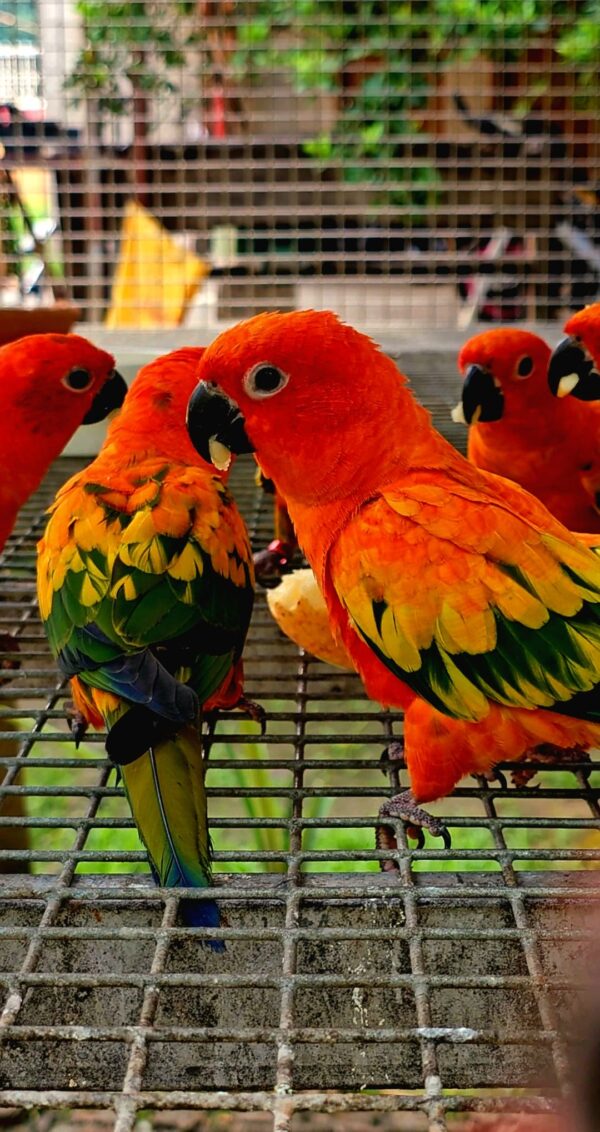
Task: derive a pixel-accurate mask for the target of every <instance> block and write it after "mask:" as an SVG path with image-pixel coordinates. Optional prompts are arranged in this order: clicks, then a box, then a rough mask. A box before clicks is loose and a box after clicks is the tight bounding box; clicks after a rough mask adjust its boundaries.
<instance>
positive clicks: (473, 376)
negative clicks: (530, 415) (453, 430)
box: [452, 327, 550, 425]
mask: <svg viewBox="0 0 600 1132" xmlns="http://www.w3.org/2000/svg"><path fill="white" fill-rule="evenodd" d="M549 357H550V349H549V347H548V346H547V345H546V343H545V342H544V340H543V339H542V338H539V337H538V336H537V334H530V333H529V331H527V330H517V329H514V328H512V327H502V328H500V327H499V328H498V329H495V330H486V331H485V332H484V333H483V334H476V335H475V337H474V338H470V339H469V341H468V342H465V345H464V346H463V347H462V349H461V351H460V353H459V355H458V367H459V369H460V370H461V372H462V373H463V375H464V382H463V387H462V394H461V399H460V401H459V403H458V405H457V406H456V408H455V409H453V411H452V419H453V420H454V421H456V422H462V423H464V424H467V425H470V424H473V425H475V424H478V423H485V422H490V421H499V420H503V419H504V420H511V419H512V420H518V419H519V417H520V415H521V413H522V412H523V411H524V410H525V411H529V412H531V411H535V410H543V407H544V401H546V402H547V401H548V388H547V379H546V374H547V369H548V359H549Z"/></svg>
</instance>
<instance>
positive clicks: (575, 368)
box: [548, 303, 600, 436]
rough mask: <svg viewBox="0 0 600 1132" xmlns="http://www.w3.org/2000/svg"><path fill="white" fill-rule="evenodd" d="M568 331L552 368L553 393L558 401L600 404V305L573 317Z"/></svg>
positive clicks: (594, 418) (549, 369) (549, 367)
mask: <svg viewBox="0 0 600 1132" xmlns="http://www.w3.org/2000/svg"><path fill="white" fill-rule="evenodd" d="M564 329H565V333H566V335H567V337H566V338H563V340H562V342H559V344H558V346H557V347H556V349H555V350H554V352H553V354H552V357H551V359H550V364H549V366H548V384H549V386H550V389H551V392H552V393H553V394H554V396H555V397H565V398H566V397H567V396H568V394H571V396H572V397H575V398H576V399H577V400H578V401H587V402H590V401H591V402H594V401H600V303H591V304H590V306H589V307H584V308H583V310H580V311H577V314H574V315H571V318H569V319H568V320H567V322H566V323H565V327H564ZM589 408H590V407H589V405H588V412H589ZM596 419H597V418H596V416H595V414H594V417H593V418H592V417H591V416H590V420H592V421H593V424H594V425H595V422H596ZM596 435H597V436H599V435H600V426H598V429H597V433H596Z"/></svg>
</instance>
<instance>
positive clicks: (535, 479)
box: [452, 327, 600, 532]
mask: <svg viewBox="0 0 600 1132" xmlns="http://www.w3.org/2000/svg"><path fill="white" fill-rule="evenodd" d="M549 359H550V348H549V346H547V345H546V343H545V342H544V340H543V339H542V338H539V337H538V336H537V334H531V333H530V332H529V331H527V330H517V329H513V328H509V327H499V328H497V329H494V330H486V331H485V332H484V333H483V334H476V335H475V337H474V338H471V339H470V340H469V341H468V342H466V343H465V345H464V346H463V347H462V349H461V351H460V353H459V355H458V366H459V369H460V370H461V371H462V373H463V374H464V375H465V380H464V384H463V388H462V395H461V400H460V401H459V403H458V405H457V406H456V409H455V410H454V411H453V413H452V418H453V420H454V421H461V420H462V421H464V423H465V424H467V425H469V426H470V427H469V440H468V449H467V451H468V455H469V459H470V460H472V462H473V463H474V464H476V465H477V467H478V468H484V469H485V470H486V471H488V472H496V474H497V475H501V476H506V477H507V478H508V479H511V480H514V481H515V482H516V483H518V484H520V485H521V487H524V488H525V489H526V490H527V491H530V492H531V493H532V495H536V496H537V497H538V499H541V501H542V503H544V504H545V506H546V507H547V508H548V510H549V511H551V512H552V514H553V515H554V516H555V518H557V519H559V520H560V522H561V523H564V524H565V526H566V527H569V529H570V530H572V531H589V532H593V531H599V532H600V513H599V512H598V510H597V508H596V503H595V492H594V480H595V478H597V479H598V480H599V481H600V460H599V459H598V456H599V452H598V437H597V435H596V429H600V414H598V412H597V411H596V412H594V413H593V416H594V417H595V419H596V422H597V424H596V427H590V426H591V424H592V423H593V422H592V420H591V414H590V411H589V407H586V406H585V405H582V404H581V403H580V402H579V401H576V400H574V399H572V398H567V399H566V400H560V401H559V400H557V398H556V397H553V396H552V393H551V391H550V389H549V387H548V377H547V373H548V362H549ZM598 486H599V487H600V482H599V483H598Z"/></svg>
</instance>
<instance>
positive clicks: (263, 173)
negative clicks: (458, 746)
mask: <svg viewBox="0 0 600 1132" xmlns="http://www.w3.org/2000/svg"><path fill="white" fill-rule="evenodd" d="M599 48H600V5H599V3H598V0H485V3H482V2H481V0H414V2H412V3H411V2H407V0H135V2H133V0H130V2H126V3H123V2H120V0H0V141H1V143H2V147H3V148H2V150H0V153H2V160H1V163H0V228H1V250H2V255H1V258H0V273H1V274H0V302H1V303H2V304H3V305H4V306H5V307H9V308H15V307H17V306H23V305H25V306H26V307H32V306H42V307H48V306H52V305H53V304H54V303H56V302H59V303H64V302H65V301H67V302H70V303H72V304H74V305H75V306H76V307H78V308H79V310H80V311H81V317H82V319H83V320H86V321H92V322H95V323H104V324H105V325H106V326H107V327H111V328H120V327H126V328H131V329H134V330H135V329H148V328H151V327H157V328H160V327H163V328H164V327H177V326H180V325H183V326H189V327H194V328H208V329H210V330H214V329H218V328H219V327H220V326H222V325H226V324H228V323H230V322H232V321H236V320H238V319H239V318H242V317H246V316H248V315H252V314H254V313H256V312H257V311H260V310H262V309H265V308H270V307H276V308H278V309H280V310H289V309H294V308H297V307H300V308H301V307H306V306H314V307H331V308H333V309H335V310H337V311H338V312H339V313H340V314H341V315H342V316H344V317H346V318H348V319H349V320H350V321H354V322H355V323H358V324H359V325H361V326H363V327H365V328H367V329H373V330H384V331H385V330H389V329H397V328H402V327H413V328H414V327H423V328H425V327H428V328H433V327H438V328H442V329H444V328H459V329H460V328H463V329H464V328H466V327H468V326H469V325H470V324H471V323H472V322H474V321H481V320H487V321H517V320H529V321H533V320H537V321H548V320H549V319H555V318H560V317H562V316H563V315H564V313H565V312H566V311H568V310H570V309H576V308H577V307H580V306H582V305H583V304H584V303H585V302H590V301H593V300H594V299H595V298H596V297H597V296H598V295H599V293H600V219H599V216H600V212H599V193H598V189H599V185H600V127H599V124H598V109H599V77H598V74H599V72H598V50H599Z"/></svg>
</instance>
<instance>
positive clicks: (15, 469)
mask: <svg viewBox="0 0 600 1132" xmlns="http://www.w3.org/2000/svg"><path fill="white" fill-rule="evenodd" d="M114 364H115V363H114V358H113V357H112V356H111V354H108V353H106V351H105V350H99V349H98V348H97V347H96V346H93V345H92V343H91V342H88V341H87V340H86V339H85V338H80V337H79V335H77V334H34V335H31V336H30V337H27V338H20V339H17V340H16V341H14V342H9V343H8V344H7V345H6V346H2V347H1V348H0V473H1V474H0V550H2V549H3V548H4V545H5V543H6V540H7V538H8V536H9V535H10V534H11V532H12V529H13V527H14V525H15V521H16V519H17V515H18V513H19V511H20V509H21V507H22V506H23V504H24V503H26V502H27V500H28V499H29V496H30V495H32V494H33V492H34V491H35V490H36V488H37V487H39V485H40V482H41V480H42V479H43V477H44V476H45V474H46V472H47V471H48V468H49V467H50V465H51V464H52V462H53V461H54V460H55V459H56V457H57V456H59V455H60V453H61V452H62V450H63V448H64V447H65V445H66V444H67V443H68V441H69V440H70V439H71V436H72V435H73V433H74V432H75V431H76V429H77V428H78V427H79V425H80V424H85V423H92V422H94V421H100V420H103V418H104V417H105V416H107V414H108V413H109V412H110V411H111V410H112V409H117V408H119V406H120V405H121V403H122V401H123V398H124V396H125V393H126V392H127V387H126V385H125V382H124V381H123V379H122V377H120V375H119V374H117V373H116V372H115V369H114ZM0 651H1V652H2V653H3V654H4V656H3V659H1V660H0V673H4V672H6V673H7V674H8V675H9V676H10V672H11V670H14V669H15V668H17V667H18V659H17V656H18V641H17V639H16V638H15V637H13V636H12V635H11V634H9V633H2V634H0ZM6 706H7V704H6V703H5V707H6ZM12 726H13V725H12V721H11V720H8V719H6V720H4V722H3V729H4V730H7V729H10V728H12ZM16 747H18V744H17V743H15V742H13V741H12V740H10V741H2V744H1V749H2V754H3V755H4V757H8V756H10V755H14V754H16V753H17V750H16ZM0 778H4V774H2V775H1V776H0ZM2 813H3V815H4V816H5V817H8V816H16V817H23V816H24V808H23V803H22V799H21V797H20V796H19V795H11V794H8V795H6V796H5V797H4V800H3V805H2ZM26 834H27V830H26V829H25V828H24V827H22V826H21V827H19V826H17V827H13V826H5V827H3V828H2V830H0V845H1V846H2V848H7V849H23V848H26V846H27V837H26ZM13 867H14V868H15V869H17V870H18V871H22V869H23V862H22V861H19V860H15V859H12V860H10V859H7V860H6V861H3V862H2V865H1V866H0V871H1V872H9V871H11V870H12V868H13Z"/></svg>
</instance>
